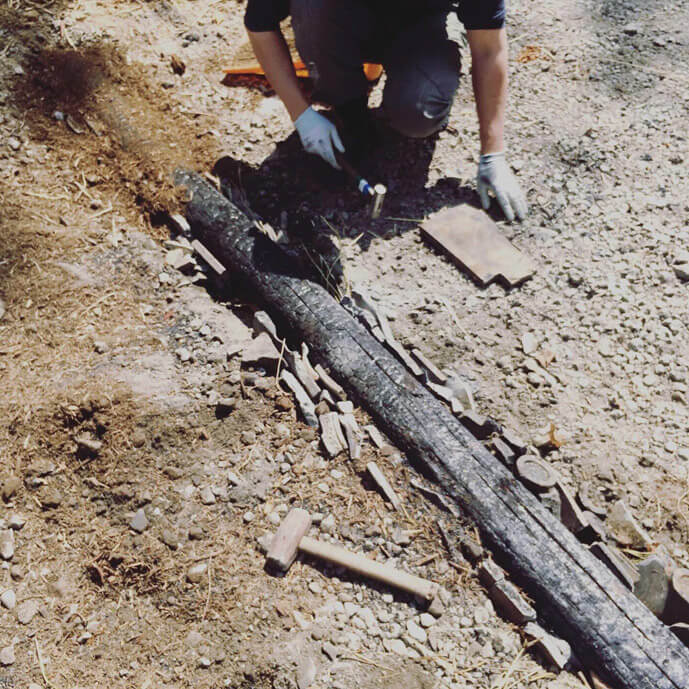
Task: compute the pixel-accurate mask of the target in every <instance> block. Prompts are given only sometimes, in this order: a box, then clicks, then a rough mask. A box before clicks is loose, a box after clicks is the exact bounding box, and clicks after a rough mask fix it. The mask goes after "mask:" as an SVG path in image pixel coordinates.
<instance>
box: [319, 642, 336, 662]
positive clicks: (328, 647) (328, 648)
mask: <svg viewBox="0 0 689 689" xmlns="http://www.w3.org/2000/svg"><path fill="white" fill-rule="evenodd" d="M321 651H323V653H324V654H325V655H326V656H327V657H328V658H329V659H330V660H337V657H338V656H339V655H340V654H339V652H338V650H337V646H335V645H334V644H331V643H330V642H329V641H326V642H325V643H324V644H323V645H322V646H321Z"/></svg>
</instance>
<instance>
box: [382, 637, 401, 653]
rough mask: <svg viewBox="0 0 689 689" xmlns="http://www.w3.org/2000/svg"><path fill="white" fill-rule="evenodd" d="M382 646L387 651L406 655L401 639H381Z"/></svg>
mask: <svg viewBox="0 0 689 689" xmlns="http://www.w3.org/2000/svg"><path fill="white" fill-rule="evenodd" d="M383 648H384V649H385V650H386V651H388V653H396V654H397V655H400V656H406V655H407V647H406V646H405V644H404V642H403V641H402V640H401V639H383Z"/></svg>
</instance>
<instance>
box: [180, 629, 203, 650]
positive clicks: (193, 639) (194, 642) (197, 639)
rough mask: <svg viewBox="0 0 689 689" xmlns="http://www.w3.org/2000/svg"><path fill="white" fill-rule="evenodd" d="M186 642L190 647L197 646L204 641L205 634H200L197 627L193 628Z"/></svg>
mask: <svg viewBox="0 0 689 689" xmlns="http://www.w3.org/2000/svg"><path fill="white" fill-rule="evenodd" d="M184 641H185V643H186V644H187V646H189V648H197V647H198V646H200V645H201V644H202V643H203V636H202V635H201V634H200V632H197V631H196V630H195V629H192V630H191V631H190V632H189V633H188V634H187V636H186V638H185V639H184Z"/></svg>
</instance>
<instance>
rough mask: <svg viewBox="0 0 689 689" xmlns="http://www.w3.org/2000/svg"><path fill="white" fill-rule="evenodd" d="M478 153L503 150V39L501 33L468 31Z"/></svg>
mask: <svg viewBox="0 0 689 689" xmlns="http://www.w3.org/2000/svg"><path fill="white" fill-rule="evenodd" d="M468 35H469V45H470V48H471V61H472V70H471V78H472V84H473V87H474V97H475V99H476V111H477V113H478V121H479V130H480V137H481V153H482V154H486V153H498V152H500V151H503V150H504V148H505V140H504V129H505V108H506V105H507V36H506V33H505V30H504V29H500V30H485V31H469V32H468Z"/></svg>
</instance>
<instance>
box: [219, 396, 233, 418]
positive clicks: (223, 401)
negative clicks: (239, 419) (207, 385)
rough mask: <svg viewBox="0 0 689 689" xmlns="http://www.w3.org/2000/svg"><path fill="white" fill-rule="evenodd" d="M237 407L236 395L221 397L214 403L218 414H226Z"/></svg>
mask: <svg viewBox="0 0 689 689" xmlns="http://www.w3.org/2000/svg"><path fill="white" fill-rule="evenodd" d="M236 407H237V398H236V397H221V398H220V399H219V400H218V402H217V404H216V405H215V411H216V413H217V414H218V416H227V415H228V414H229V413H230V412H232V411H233V410H234V409H235V408H236Z"/></svg>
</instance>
